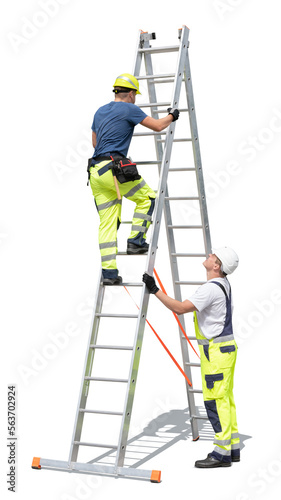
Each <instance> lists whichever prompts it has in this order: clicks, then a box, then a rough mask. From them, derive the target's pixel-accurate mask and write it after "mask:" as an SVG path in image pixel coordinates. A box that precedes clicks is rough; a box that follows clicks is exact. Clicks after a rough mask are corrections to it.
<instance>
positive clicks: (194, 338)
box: [181, 335, 197, 340]
mask: <svg viewBox="0 0 281 500" xmlns="http://www.w3.org/2000/svg"><path fill="white" fill-rule="evenodd" d="M181 338H182V339H185V340H186V338H185V336H184V335H182V337H181ZM188 338H189V340H197V338H196V337H193V336H192V337H190V336H189V337H188Z"/></svg>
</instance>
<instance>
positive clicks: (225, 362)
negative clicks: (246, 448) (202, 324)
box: [195, 315, 240, 462]
mask: <svg viewBox="0 0 281 500" xmlns="http://www.w3.org/2000/svg"><path fill="white" fill-rule="evenodd" d="M195 318H196V315H195ZM195 331H196V337H197V340H199V341H200V340H202V339H204V340H205V341H206V340H207V339H206V338H205V337H203V336H202V335H201V333H200V331H199V328H198V323H197V321H196V320H195ZM217 340H218V339H217ZM206 348H207V349H206ZM199 350H200V361H201V376H202V390H203V398H204V404H205V408H206V411H207V415H208V418H209V420H210V422H211V424H212V427H213V429H214V432H215V438H214V445H215V447H214V450H213V452H212V456H214V457H215V458H217V459H218V460H221V461H223V462H230V461H231V457H232V458H233V457H236V456H239V455H240V439H239V434H238V426H237V417H236V407H235V402H234V396H233V381H234V369H235V363H236V357H237V344H236V342H235V340H234V339H232V340H229V341H226V342H214V339H211V340H209V341H208V344H205V345H200V343H199Z"/></svg>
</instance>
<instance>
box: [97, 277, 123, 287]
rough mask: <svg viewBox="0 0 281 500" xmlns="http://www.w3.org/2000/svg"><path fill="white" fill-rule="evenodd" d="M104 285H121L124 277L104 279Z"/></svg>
mask: <svg viewBox="0 0 281 500" xmlns="http://www.w3.org/2000/svg"><path fill="white" fill-rule="evenodd" d="M102 283H103V285H121V283H122V276H116V277H115V278H102Z"/></svg>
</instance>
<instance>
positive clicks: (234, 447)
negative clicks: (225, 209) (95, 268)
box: [143, 247, 240, 468]
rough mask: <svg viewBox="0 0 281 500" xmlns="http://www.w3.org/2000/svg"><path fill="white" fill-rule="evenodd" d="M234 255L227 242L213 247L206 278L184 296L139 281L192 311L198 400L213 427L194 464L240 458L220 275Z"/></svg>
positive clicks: (227, 299)
mask: <svg viewBox="0 0 281 500" xmlns="http://www.w3.org/2000/svg"><path fill="white" fill-rule="evenodd" d="M238 262H239V259H238V256H237V254H236V253H235V252H234V250H232V249H231V248H229V247H222V248H218V249H216V250H214V253H213V254H210V255H209V257H208V259H206V260H205V261H204V262H203V265H204V267H205V268H206V271H207V282H206V283H204V285H201V286H200V287H199V288H198V290H197V291H196V292H195V294H194V295H192V296H191V297H190V298H189V300H185V301H183V302H180V301H178V300H175V299H172V298H171V297H168V296H167V295H166V294H165V293H163V292H162V291H161V290H159V288H158V287H157V286H156V283H155V280H154V278H153V277H152V276H149V275H148V274H147V273H145V274H144V275H143V281H144V282H145V283H146V286H147V287H148V289H149V292H150V293H154V294H155V295H156V297H157V298H158V299H159V300H160V301H161V302H162V303H163V304H164V305H165V306H166V307H167V308H168V309H170V310H171V311H173V312H175V313H177V314H184V313H187V312H194V321H195V332H196V338H197V341H198V344H199V350H200V359H201V375H202V388H203V397H204V404H205V407H206V410H207V414H208V418H209V420H210V422H211V424H212V426H213V429H214V432H215V439H214V445H215V448H214V450H213V451H212V452H211V453H209V454H208V456H207V458H206V459H203V460H197V461H196V462H195V467H198V468H213V467H227V466H230V465H231V462H239V461H240V440H239V435H238V428H237V419H236V408H235V403H234V397H233V378H234V368H235V362H236V355H237V345H236V342H235V340H234V336H233V330H232V300H231V288H230V284H229V282H228V280H227V278H226V276H227V274H231V273H232V272H233V271H234V270H235V269H236V267H237V266H238Z"/></svg>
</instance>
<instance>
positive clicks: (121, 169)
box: [87, 155, 141, 185]
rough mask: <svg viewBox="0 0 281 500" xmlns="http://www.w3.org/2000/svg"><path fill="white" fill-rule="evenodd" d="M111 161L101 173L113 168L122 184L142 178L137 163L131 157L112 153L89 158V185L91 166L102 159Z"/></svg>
mask: <svg viewBox="0 0 281 500" xmlns="http://www.w3.org/2000/svg"><path fill="white" fill-rule="evenodd" d="M106 160H108V161H110V160H111V163H109V164H108V165H106V166H105V167H104V168H102V169H101V170H102V172H101V171H99V173H100V172H101V173H100V175H102V174H103V173H105V172H107V170H109V169H111V170H112V173H113V175H114V176H116V178H117V180H118V182H120V184H124V183H125V182H131V181H137V180H139V179H141V176H140V175H139V173H138V169H137V164H136V163H133V162H132V161H131V160H130V158H125V157H124V156H121V155H112V156H99V157H97V158H89V160H88V167H87V172H88V182H87V185H89V180H90V175H91V174H90V168H91V167H94V166H95V165H96V164H97V163H99V162H101V161H106Z"/></svg>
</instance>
